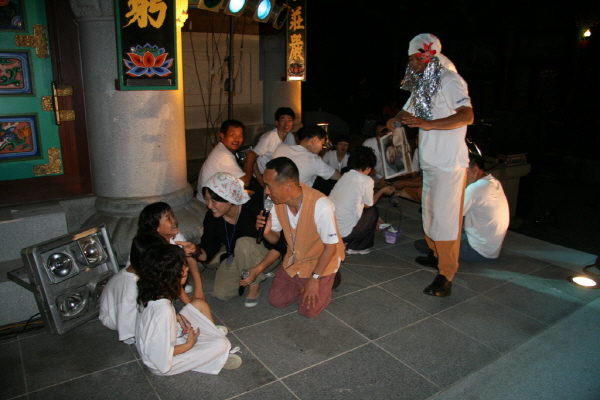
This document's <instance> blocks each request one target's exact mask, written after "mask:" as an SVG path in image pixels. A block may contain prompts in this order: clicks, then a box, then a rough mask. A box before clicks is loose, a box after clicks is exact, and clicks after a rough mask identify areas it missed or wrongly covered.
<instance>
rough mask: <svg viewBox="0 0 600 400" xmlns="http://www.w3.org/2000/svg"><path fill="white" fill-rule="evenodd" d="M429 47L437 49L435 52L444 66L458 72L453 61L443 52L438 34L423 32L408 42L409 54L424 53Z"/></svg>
mask: <svg viewBox="0 0 600 400" xmlns="http://www.w3.org/2000/svg"><path fill="white" fill-rule="evenodd" d="M428 49H429V50H433V51H435V53H434V54H435V56H436V57H437V58H438V60H440V63H441V64H442V67H444V68H446V69H449V70H450V71H454V72H457V71H456V67H455V66H454V64H453V63H452V61H450V59H449V58H448V57H446V56H445V55H443V54H442V42H440V39H439V38H438V37H437V36H435V35H432V34H431V33H421V34H420V35H417V36H415V37H414V38H413V40H411V41H410V43H409V44H408V55H409V56H410V55H411V54H415V53H422V52H423V50H425V51H427V50H428Z"/></svg>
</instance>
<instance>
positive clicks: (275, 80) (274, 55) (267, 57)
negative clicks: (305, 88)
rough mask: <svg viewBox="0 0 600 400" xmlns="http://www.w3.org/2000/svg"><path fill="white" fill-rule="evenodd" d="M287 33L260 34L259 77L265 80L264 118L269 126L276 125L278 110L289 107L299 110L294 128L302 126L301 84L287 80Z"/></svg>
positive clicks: (270, 127)
mask: <svg viewBox="0 0 600 400" xmlns="http://www.w3.org/2000/svg"><path fill="white" fill-rule="evenodd" d="M285 45H286V43H285V35H284V34H279V35H261V36H260V50H261V59H260V76H261V79H262V80H263V118H264V121H265V125H266V128H267V129H273V128H274V127H275V119H274V115H275V111H277V109H278V108H279V107H290V108H291V109H292V110H294V112H295V113H296V120H295V121H294V130H298V128H300V127H301V126H302V87H301V86H300V85H301V83H300V82H298V81H296V82H288V81H286V80H285V79H286V72H285V67H286V63H285Z"/></svg>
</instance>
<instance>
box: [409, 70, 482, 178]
mask: <svg viewBox="0 0 600 400" xmlns="http://www.w3.org/2000/svg"><path fill="white" fill-rule="evenodd" d="M412 96H413V95H412V94H411V96H410V98H409V99H408V101H407V102H406V104H405V105H404V110H406V111H408V112H410V113H414V109H413V107H412V106H411V101H412ZM432 103H433V108H432V114H433V119H440V118H446V117H449V116H451V115H453V114H455V113H456V112H455V110H456V109H457V108H459V107H462V106H467V107H471V98H470V97H469V91H468V89H467V83H466V82H465V81H464V79H463V78H462V77H461V76H460V75H458V74H457V73H456V72H454V71H450V70H447V69H444V71H443V72H442V77H441V81H440V89H439V90H438V92H437V93H436V95H435V96H434V97H433V99H432ZM466 134H467V127H466V126H461V127H460V128H456V129H447V130H436V129H431V130H429V131H425V130H423V129H419V156H420V164H421V168H422V169H427V168H428V167H433V168H439V169H442V170H445V171H453V170H456V169H458V168H461V167H462V168H466V167H468V166H469V154H468V149H467V145H466V143H465V136H466Z"/></svg>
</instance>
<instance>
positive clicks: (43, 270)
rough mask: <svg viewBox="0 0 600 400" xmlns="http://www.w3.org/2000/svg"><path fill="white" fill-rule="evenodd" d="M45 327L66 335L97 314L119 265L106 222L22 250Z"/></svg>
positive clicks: (22, 256)
mask: <svg viewBox="0 0 600 400" xmlns="http://www.w3.org/2000/svg"><path fill="white" fill-rule="evenodd" d="M21 258H22V259H23V262H24V264H25V267H24V268H25V270H26V272H27V276H28V278H29V283H30V285H31V286H32V288H31V289H30V290H32V291H33V293H34V295H35V299H36V302H37V305H38V308H39V310H40V314H41V315H42V319H43V321H44V325H45V326H46V327H47V328H48V329H49V330H50V331H51V332H52V333H55V334H63V333H65V332H67V331H69V330H71V329H73V328H75V327H77V326H80V325H82V324H84V323H85V322H87V321H89V320H91V319H93V318H96V317H97V316H98V312H99V306H100V294H101V293H102V289H103V288H104V286H105V285H106V283H107V282H108V280H109V279H110V278H111V277H112V276H113V275H114V274H116V273H117V272H118V270H119V267H118V264H117V260H116V257H115V254H114V251H113V247H112V244H111V243H110V239H109V236H108V232H107V231H106V227H105V226H104V225H101V226H99V227H96V228H92V229H86V230H80V231H77V232H74V233H71V234H68V235H65V236H61V237H58V238H55V239H52V240H49V241H46V242H43V243H40V244H37V245H34V246H31V247H27V248H25V249H23V250H21Z"/></svg>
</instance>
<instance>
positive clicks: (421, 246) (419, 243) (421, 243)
mask: <svg viewBox="0 0 600 400" xmlns="http://www.w3.org/2000/svg"><path fill="white" fill-rule="evenodd" d="M413 245H414V246H415V249H416V250H417V251H418V252H419V253H423V254H433V250H431V249H430V248H429V246H428V245H427V241H426V240H425V239H417V240H415V242H414V243H413Z"/></svg>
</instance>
